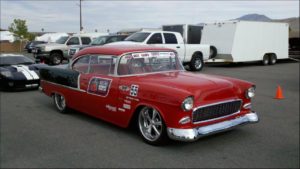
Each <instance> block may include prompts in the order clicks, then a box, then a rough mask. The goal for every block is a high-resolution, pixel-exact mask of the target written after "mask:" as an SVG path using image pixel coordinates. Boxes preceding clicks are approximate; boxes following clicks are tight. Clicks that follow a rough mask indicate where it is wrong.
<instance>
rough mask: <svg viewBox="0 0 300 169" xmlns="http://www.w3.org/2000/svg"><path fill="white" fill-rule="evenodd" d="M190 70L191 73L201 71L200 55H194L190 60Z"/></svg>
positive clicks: (201, 61)
mask: <svg viewBox="0 0 300 169" xmlns="http://www.w3.org/2000/svg"><path fill="white" fill-rule="evenodd" d="M189 66H190V69H191V70H192V71H200V70H202V69H203V66H204V62H203V58H202V56H201V54H194V55H193V56H192V60H191V62H190V63H189Z"/></svg>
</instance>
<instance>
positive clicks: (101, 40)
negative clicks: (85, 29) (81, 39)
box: [91, 36, 108, 45]
mask: <svg viewBox="0 0 300 169" xmlns="http://www.w3.org/2000/svg"><path fill="white" fill-rule="evenodd" d="M107 39H108V36H100V37H98V38H96V39H94V40H93V41H92V42H91V45H103V44H105V43H106V41H107Z"/></svg>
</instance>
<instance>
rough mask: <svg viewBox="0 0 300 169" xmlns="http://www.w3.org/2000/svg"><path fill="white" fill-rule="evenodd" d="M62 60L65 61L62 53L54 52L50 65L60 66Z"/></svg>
mask: <svg viewBox="0 0 300 169" xmlns="http://www.w3.org/2000/svg"><path fill="white" fill-rule="evenodd" d="M62 60H63V57H62V55H61V54H60V53H58V52H53V53H51V54H50V63H51V64H52V65H59V64H61V62H62Z"/></svg>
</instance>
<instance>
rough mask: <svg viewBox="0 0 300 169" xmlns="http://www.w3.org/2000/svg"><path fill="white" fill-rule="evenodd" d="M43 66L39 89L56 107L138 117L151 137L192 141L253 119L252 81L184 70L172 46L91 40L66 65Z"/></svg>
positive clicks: (121, 121) (127, 120)
mask: <svg viewBox="0 0 300 169" xmlns="http://www.w3.org/2000/svg"><path fill="white" fill-rule="evenodd" d="M40 74H41V78H42V80H41V91H43V92H44V93H45V94H46V95H47V96H50V97H53V101H54V104H55V106H56V107H57V109H58V110H59V111H60V112H62V113H66V112H67V110H68V108H72V109H75V110H78V111H81V112H84V113H87V114H89V115H91V116H94V117H96V118H100V119H103V120H105V121H108V122H111V123H113V124H116V125H118V126H121V127H128V126H129V124H136V125H137V128H138V131H139V133H140V135H141V137H142V138H143V139H144V140H145V141H146V142H147V143H149V144H154V145H157V144H162V143H164V142H165V141H166V140H167V138H168V137H169V138H171V139H175V140H182V141H193V140H196V139H198V138H200V137H202V136H206V135H209V134H213V133H216V132H221V131H224V130H228V129H231V128H234V127H237V126H239V125H242V124H247V123H255V122H258V116H257V114H256V113H255V112H254V111H252V106H251V99H252V98H253V97H254V95H255V85H254V84H253V83H250V82H247V81H242V80H238V79H233V78H229V77H221V76H213V75H205V74H194V73H191V72H186V71H185V70H184V68H183V66H182V64H181V62H180V60H179V58H178V57H177V54H176V52H175V51H174V50H171V49H166V48H159V47H151V46H143V45H135V46H133V45H130V46H124V45H121V46H117V45H114V46H113V45H104V46H101V47H90V48H86V49H83V50H81V51H79V52H78V54H76V55H75V56H74V57H73V58H72V61H71V62H70V64H69V66H68V68H65V69H62V68H56V67H47V68H43V69H41V70H40ZM79 98H80V99H79Z"/></svg>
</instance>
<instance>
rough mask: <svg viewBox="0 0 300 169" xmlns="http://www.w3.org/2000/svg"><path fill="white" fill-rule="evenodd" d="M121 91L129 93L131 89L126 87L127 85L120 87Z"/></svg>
mask: <svg viewBox="0 0 300 169" xmlns="http://www.w3.org/2000/svg"><path fill="white" fill-rule="evenodd" d="M119 89H120V90H121V91H124V92H127V91H129V87H128V86H125V85H121V86H119Z"/></svg>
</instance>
